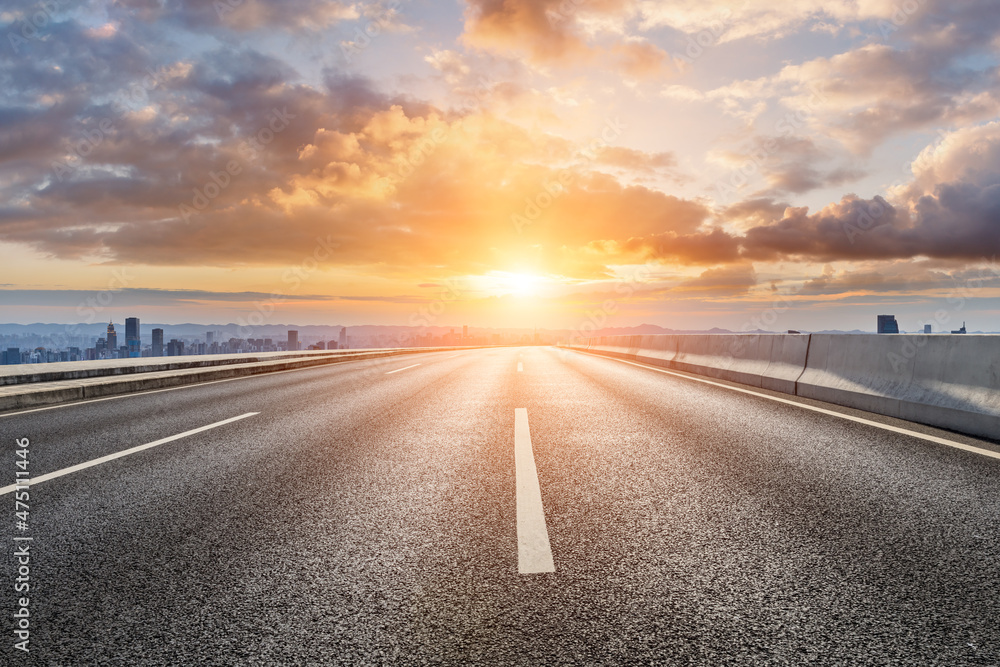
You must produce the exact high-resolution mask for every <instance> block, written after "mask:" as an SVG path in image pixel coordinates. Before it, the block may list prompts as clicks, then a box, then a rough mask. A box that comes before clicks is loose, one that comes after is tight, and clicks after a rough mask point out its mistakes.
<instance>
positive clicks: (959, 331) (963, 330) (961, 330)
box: [952, 322, 968, 334]
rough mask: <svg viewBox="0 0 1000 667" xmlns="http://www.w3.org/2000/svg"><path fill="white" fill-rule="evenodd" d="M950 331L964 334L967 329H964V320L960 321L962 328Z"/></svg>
mask: <svg viewBox="0 0 1000 667" xmlns="http://www.w3.org/2000/svg"><path fill="white" fill-rule="evenodd" d="M952 333H953V334H964V333H968V331H966V330H965V322H962V328H961V329H959V330H958V331H952Z"/></svg>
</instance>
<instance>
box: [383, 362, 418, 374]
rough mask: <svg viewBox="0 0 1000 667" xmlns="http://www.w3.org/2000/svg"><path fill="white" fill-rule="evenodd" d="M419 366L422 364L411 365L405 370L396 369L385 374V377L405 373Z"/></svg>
mask: <svg viewBox="0 0 1000 667" xmlns="http://www.w3.org/2000/svg"><path fill="white" fill-rule="evenodd" d="M421 365H422V364H413V365H412V366H407V367H406V368H397V369H396V370H394V371H389V372H388V373H386V375H392V374H393V373H399V372H401V371H407V370H409V369H411V368H416V367H417V366H421Z"/></svg>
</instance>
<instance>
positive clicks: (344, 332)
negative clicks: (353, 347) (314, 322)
mask: <svg viewBox="0 0 1000 667" xmlns="http://www.w3.org/2000/svg"><path fill="white" fill-rule="evenodd" d="M339 342H340V349H341V350H346V349H347V327H341V329H340V341H339Z"/></svg>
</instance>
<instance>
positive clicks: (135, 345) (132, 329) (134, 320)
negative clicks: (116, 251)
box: [125, 317, 142, 358]
mask: <svg viewBox="0 0 1000 667" xmlns="http://www.w3.org/2000/svg"><path fill="white" fill-rule="evenodd" d="M125 345H127V346H128V356H129V357H130V358H135V357H138V356H140V353H141V352H142V345H141V342H140V337H139V318H138V317H126V318H125Z"/></svg>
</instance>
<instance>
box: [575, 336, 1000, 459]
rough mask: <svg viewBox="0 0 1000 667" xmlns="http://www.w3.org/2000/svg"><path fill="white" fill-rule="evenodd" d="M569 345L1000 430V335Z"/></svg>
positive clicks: (977, 431) (959, 427)
mask: <svg viewBox="0 0 1000 667" xmlns="http://www.w3.org/2000/svg"><path fill="white" fill-rule="evenodd" d="M567 347H570V348H573V349H578V350H586V351H590V352H594V353H597V354H603V355H608V356H614V357H619V358H623V359H632V360H635V361H640V362H644V363H649V364H653V365H657V366H663V367H665V368H671V369H674V370H679V371H686V372H690V373H696V374H698V375H704V376H708V377H713V378H718V379H721V380H728V381H731V382H738V383H741V384H746V385H750V386H753V387H761V388H764V389H770V390H773V391H779V392H782V393H786V394H792V395H797V396H803V397H805V398H812V399H816V400H821V401H826V402H828V403H834V404H837V405H843V406H847V407H852V408H858V409H861V410H867V411H869V412H875V413H878V414H882V415H886V416H890V417H898V418H900V419H906V420H908V421H914V422H918V423H923V424H928V425H931V426H937V427H941V428H946V429H950V430H953V431H958V432H962V433H968V434H972V435H978V436H984V437H988V438H993V439H1000V336H995V335H964V336H948V335H931V336H922V335H906V334H903V335H874V334H871V335H864V334H862V335H855V334H805V335H803V334H706V335H659V336H603V337H595V338H590V339H587V340H583V341H578V342H574V343H573V344H571V345H567Z"/></svg>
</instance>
